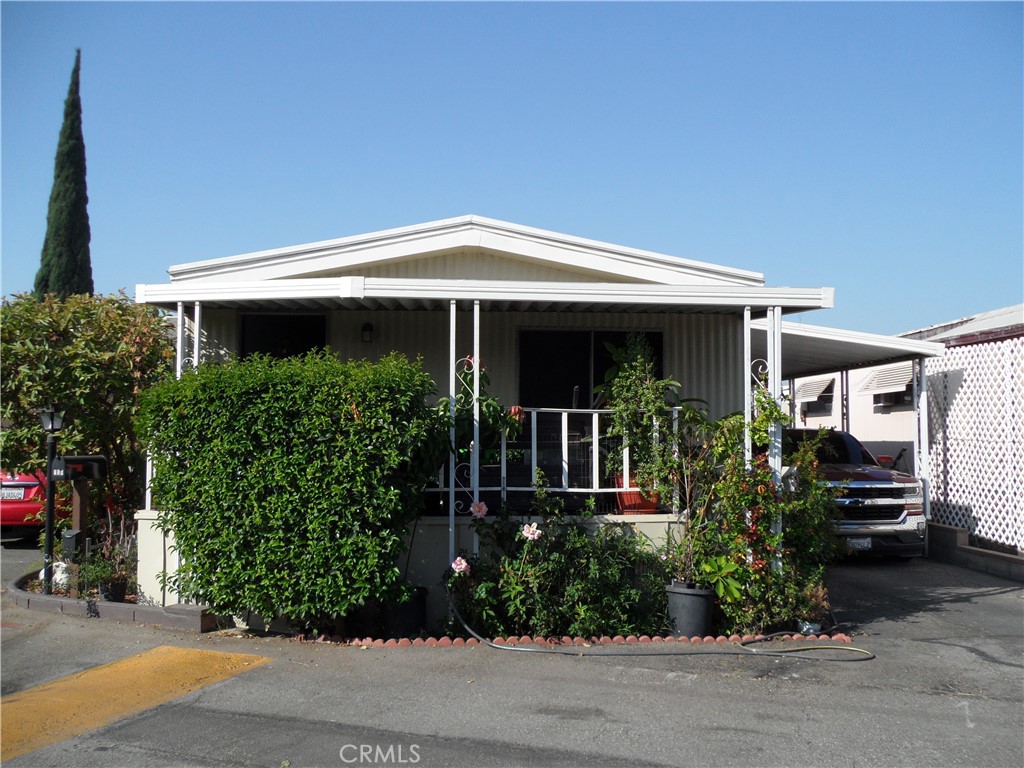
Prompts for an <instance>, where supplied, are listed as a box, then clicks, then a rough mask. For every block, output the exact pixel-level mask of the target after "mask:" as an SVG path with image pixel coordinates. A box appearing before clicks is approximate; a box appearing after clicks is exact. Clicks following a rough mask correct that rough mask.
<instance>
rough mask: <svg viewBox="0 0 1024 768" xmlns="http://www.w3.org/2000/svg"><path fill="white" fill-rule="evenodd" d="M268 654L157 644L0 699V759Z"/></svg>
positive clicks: (81, 730) (175, 695)
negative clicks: (138, 652) (221, 651)
mask: <svg viewBox="0 0 1024 768" xmlns="http://www.w3.org/2000/svg"><path fill="white" fill-rule="evenodd" d="M268 661H270V659H268V658H266V657H265V656H254V655H251V654H245V653H220V652H218V651H198V650H192V649H189V648H175V647H173V646H169V645H162V646H160V647H158V648H153V649H152V650H149V651H145V652H143V653H140V654H138V655H136V656H129V657H128V658H126V659H121V660H120V661H114V662H111V663H110V664H103V665H102V666H99V667H94V668H92V669H87V670H85V671H84V672H78V673H77V674H74V675H68V676H67V677H62V678H60V679H58V680H54V681H52V682H49V683H44V684H43V685H37V686H36V687H35V688H29V689H27V690H24V691H19V692H18V693H12V694H10V695H9V696H4V697H3V698H2V699H0V718H2V728H0V760H3V761H7V760H11V759H13V758H15V757H19V756H20V755H24V754H26V753H28V752H32V751H34V750H37V749H39V748H40V747H45V746H48V745H50V744H56V743H57V742H58V741H63V740H64V739H67V738H70V737H71V736H78V735H79V734H82V733H87V732H89V731H92V730H95V729H96V728H101V727H103V726H104V725H108V724H110V723H112V722H114V721H115V720H119V719H121V718H124V717H127V716H129V715H134V714H136V713H138V712H142V711H144V710H147V709H150V708H152V707H155V706H157V705H159V704H163V703H164V702H167V701H171V700H172V699H176V698H178V697H179V696H184V695H185V694H186V693H190V692H191V691H196V690H199V689H200V688H203V687H204V686H207V685H210V684H211V683H216V682H217V681H219V680H224V679H225V678H228V677H231V676H233V675H237V674H239V673H240V672H244V671H245V670H247V669H251V668H252V667H255V666H259V665H260V664H265V663H266V662H268Z"/></svg>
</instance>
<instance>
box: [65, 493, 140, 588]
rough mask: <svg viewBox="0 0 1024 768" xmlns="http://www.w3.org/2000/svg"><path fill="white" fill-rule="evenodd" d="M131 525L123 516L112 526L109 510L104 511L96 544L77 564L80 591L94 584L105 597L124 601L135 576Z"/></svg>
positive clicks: (134, 551)
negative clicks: (81, 561)
mask: <svg viewBox="0 0 1024 768" xmlns="http://www.w3.org/2000/svg"><path fill="white" fill-rule="evenodd" d="M131 528H132V526H131V523H130V522H128V521H127V520H126V519H125V516H124V515H121V516H120V519H119V521H118V523H117V525H116V526H115V524H114V521H113V515H112V513H111V512H110V511H109V510H108V511H107V520H106V522H105V523H103V524H101V526H100V530H99V535H98V538H99V543H98V546H97V547H96V548H95V549H94V550H93V551H92V553H90V555H89V557H88V558H86V559H85V561H84V562H83V563H82V565H81V566H80V567H79V571H78V582H79V589H80V590H81V591H83V592H85V591H87V590H89V589H91V588H94V587H95V588H97V589H98V590H99V593H100V597H102V598H103V599H104V600H109V601H111V602H117V603H123V602H124V600H125V597H126V596H127V593H128V589H129V587H130V586H131V585H132V584H133V583H134V582H135V578H136V562H137V552H136V543H135V535H134V534H133V533H132V530H131Z"/></svg>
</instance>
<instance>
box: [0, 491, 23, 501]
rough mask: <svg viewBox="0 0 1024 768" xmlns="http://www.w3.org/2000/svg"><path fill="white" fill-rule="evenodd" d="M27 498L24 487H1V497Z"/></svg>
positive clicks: (19, 499) (18, 499)
mask: <svg viewBox="0 0 1024 768" xmlns="http://www.w3.org/2000/svg"><path fill="white" fill-rule="evenodd" d="M24 498H25V489H24V488H3V489H0V499H12V500H17V501H21V500H22V499H24Z"/></svg>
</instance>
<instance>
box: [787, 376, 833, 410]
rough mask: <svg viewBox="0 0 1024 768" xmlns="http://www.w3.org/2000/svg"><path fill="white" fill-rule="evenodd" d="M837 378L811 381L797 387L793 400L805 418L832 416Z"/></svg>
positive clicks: (830, 377) (831, 377)
mask: <svg viewBox="0 0 1024 768" xmlns="http://www.w3.org/2000/svg"><path fill="white" fill-rule="evenodd" d="M835 383H836V380H835V377H834V376H829V377H828V378H826V379H810V380H808V381H803V382H801V383H800V384H798V385H797V388H796V395H795V397H794V398H793V399H794V400H795V401H796V404H797V405H799V406H800V412H801V413H802V414H803V415H804V416H831V415H832V400H833V398H834V397H835Z"/></svg>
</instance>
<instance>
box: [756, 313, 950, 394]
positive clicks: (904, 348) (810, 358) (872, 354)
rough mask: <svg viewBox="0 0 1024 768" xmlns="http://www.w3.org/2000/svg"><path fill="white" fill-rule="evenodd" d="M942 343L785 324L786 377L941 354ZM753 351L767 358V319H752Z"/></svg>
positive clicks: (783, 340) (783, 357)
mask: <svg viewBox="0 0 1024 768" xmlns="http://www.w3.org/2000/svg"><path fill="white" fill-rule="evenodd" d="M944 352H945V347H944V346H943V345H942V344H936V343H934V342H930V341H918V340H916V339H905V338H901V337H897V336H882V335H879V334H874V333H861V332H858V331H844V330H841V329H838V328H825V327H823V326H820V325H804V324H802V323H792V322H785V321H784V322H783V323H782V378H784V379H798V378H803V377H806V376H820V375H823V374H826V373H835V372H836V371H844V370H850V369H853V368H864V367H867V366H871V365H882V364H885V363H896V362H900V361H903V360H914V359H916V358H919V357H939V356H941V355H942V354H943V353H944ZM751 353H752V355H753V357H754V358H755V359H756V358H766V357H767V354H768V352H767V322H766V321H765V320H760V319H758V320H753V321H752V322H751Z"/></svg>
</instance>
